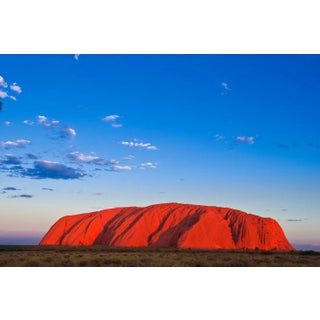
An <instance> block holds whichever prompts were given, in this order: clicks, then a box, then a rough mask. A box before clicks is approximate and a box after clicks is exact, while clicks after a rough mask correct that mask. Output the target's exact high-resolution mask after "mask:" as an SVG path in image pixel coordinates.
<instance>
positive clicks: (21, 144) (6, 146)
mask: <svg viewBox="0 0 320 320" xmlns="http://www.w3.org/2000/svg"><path fill="white" fill-rule="evenodd" d="M28 144H31V141H30V140H25V139H18V140H16V141H6V142H1V145H2V148H4V149H9V148H23V147H25V146H26V145H28Z"/></svg>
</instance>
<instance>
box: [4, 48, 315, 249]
mask: <svg viewBox="0 0 320 320" xmlns="http://www.w3.org/2000/svg"><path fill="white" fill-rule="evenodd" d="M319 71H320V56H319V55H271V54H270V55H236V54H233V55H215V54H212V55H49V54H47V55H32V54H31V55H22V54H21V55H5V54H3V55H0V98H1V101H2V102H3V106H2V111H0V179H1V180H0V181H1V183H0V197H1V212H0V243H1V242H2V243H6V242H10V241H11V242H12V241H14V239H21V240H19V241H20V242H23V241H25V243H27V242H29V243H30V242H32V243H34V242H36V241H38V239H40V238H41V236H42V235H43V234H44V233H45V232H46V231H47V230H48V229H49V228H50V227H51V225H52V224H53V223H54V222H55V221H56V220H57V219H59V218H60V217H61V216H63V215H66V214H75V213H80V212H90V211H96V210H100V209H104V208H110V207H118V206H132V205H137V206H145V205H149V204H154V203H160V202H182V203H194V204H203V205H215V206H223V207H231V208H236V209H239V210H243V211H246V212H248V213H254V214H258V215H261V216H265V217H272V218H274V219H276V220H277V221H278V222H279V224H280V225H281V227H282V228H283V230H284V232H285V234H286V236H287V238H288V240H289V241H290V242H292V243H297V244H311V245H318V246H319V245H320V233H319V230H320V215H319V212H318V210H319V209H318V208H319V199H318V190H320V188H319V187H320V170H319V169H320V161H319V156H320V141H319V113H320V111H319V101H320V84H319V81H318V75H319ZM20 242H19V243H20Z"/></svg>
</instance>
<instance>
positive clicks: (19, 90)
mask: <svg viewBox="0 0 320 320" xmlns="http://www.w3.org/2000/svg"><path fill="white" fill-rule="evenodd" d="M10 89H11V90H12V91H15V92H17V93H18V94H20V93H21V92H22V89H21V87H20V86H18V85H17V84H16V83H15V82H14V83H13V84H12V85H11V86H10Z"/></svg>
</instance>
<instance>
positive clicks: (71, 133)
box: [60, 126, 77, 138]
mask: <svg viewBox="0 0 320 320" xmlns="http://www.w3.org/2000/svg"><path fill="white" fill-rule="evenodd" d="M76 135H77V132H76V130H75V129H73V128H71V127H69V126H65V127H63V128H62V129H61V130H60V137H61V138H72V137H75V136H76Z"/></svg>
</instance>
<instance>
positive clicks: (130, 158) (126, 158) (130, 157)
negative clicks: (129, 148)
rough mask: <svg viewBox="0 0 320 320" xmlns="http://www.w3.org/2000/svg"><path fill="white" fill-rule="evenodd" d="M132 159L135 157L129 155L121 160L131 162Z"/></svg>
mask: <svg viewBox="0 0 320 320" xmlns="http://www.w3.org/2000/svg"><path fill="white" fill-rule="evenodd" d="M134 158H135V156H133V155H132V154H129V155H128V156H126V157H124V158H123V160H132V159H134Z"/></svg>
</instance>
